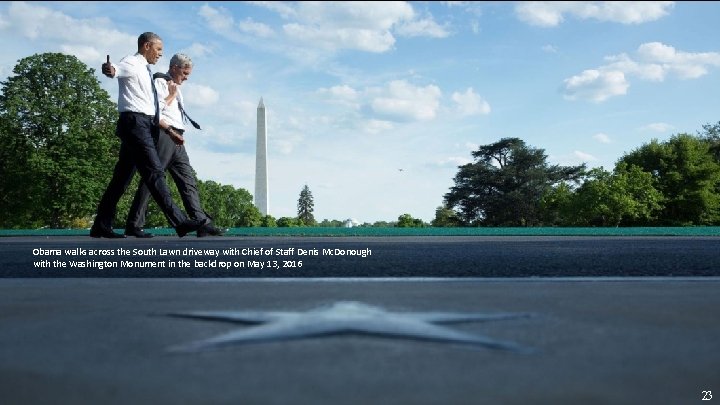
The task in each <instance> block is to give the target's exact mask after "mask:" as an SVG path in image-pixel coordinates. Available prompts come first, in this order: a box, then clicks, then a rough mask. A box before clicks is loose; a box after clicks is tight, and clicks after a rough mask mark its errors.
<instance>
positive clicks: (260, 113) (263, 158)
mask: <svg viewBox="0 0 720 405" xmlns="http://www.w3.org/2000/svg"><path fill="white" fill-rule="evenodd" d="M255 206H256V207H257V209H258V210H259V211H260V213H261V214H263V215H268V176H267V118H266V117H265V104H263V99H262V97H260V104H258V107H257V147H256V149H255Z"/></svg>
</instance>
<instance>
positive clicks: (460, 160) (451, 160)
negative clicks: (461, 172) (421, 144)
mask: <svg viewBox="0 0 720 405" xmlns="http://www.w3.org/2000/svg"><path fill="white" fill-rule="evenodd" d="M472 162H473V160H472V159H470V158H467V157H460V156H450V157H447V158H444V159H441V160H439V161H438V162H437V165H438V166H440V167H458V166H463V165H466V164H468V163H472Z"/></svg>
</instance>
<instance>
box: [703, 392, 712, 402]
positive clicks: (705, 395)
mask: <svg viewBox="0 0 720 405" xmlns="http://www.w3.org/2000/svg"><path fill="white" fill-rule="evenodd" d="M702 393H703V397H702V400H703V401H709V400H711V399H712V391H703V392H702Z"/></svg>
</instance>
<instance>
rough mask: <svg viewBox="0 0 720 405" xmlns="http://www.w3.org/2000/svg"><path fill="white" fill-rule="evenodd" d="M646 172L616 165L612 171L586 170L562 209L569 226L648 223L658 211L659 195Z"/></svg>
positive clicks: (660, 198) (659, 205)
mask: <svg viewBox="0 0 720 405" xmlns="http://www.w3.org/2000/svg"><path fill="white" fill-rule="evenodd" d="M654 182H655V180H654V179H653V178H652V176H651V175H650V173H647V172H643V171H642V170H641V169H640V168H639V167H637V166H629V167H628V166H627V165H626V164H624V163H619V164H618V166H617V167H616V169H615V172H613V173H610V172H608V171H606V170H604V169H603V168H596V169H592V170H590V172H589V173H588V179H586V181H585V182H584V183H583V184H582V186H580V188H578V190H577V191H576V192H575V194H574V195H573V197H572V198H571V199H570V201H569V204H568V206H569V207H570V210H567V209H565V210H564V211H565V213H566V215H567V216H566V219H567V221H568V222H569V225H579V226H588V225H599V226H619V225H620V224H621V223H623V222H624V223H625V224H643V225H644V224H648V223H649V222H651V220H652V219H653V218H654V215H655V214H656V213H657V212H658V211H659V210H660V209H661V208H662V205H661V201H662V194H661V193H660V192H659V191H658V190H656V189H655V187H653V183H654Z"/></svg>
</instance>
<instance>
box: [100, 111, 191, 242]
mask: <svg viewBox="0 0 720 405" xmlns="http://www.w3.org/2000/svg"><path fill="white" fill-rule="evenodd" d="M153 131H155V133H157V131H158V129H157V127H154V126H153V124H152V117H150V116H147V115H144V114H138V113H121V114H120V118H119V119H118V123H117V132H116V133H117V135H118V136H119V137H120V140H121V143H120V156H119V157H118V161H117V163H116V164H115V170H114V171H113V177H112V179H111V180H110V184H108V186H107V189H106V190H105V194H103V196H102V199H101V200H100V204H99V205H98V211H97V216H96V217H95V226H96V227H101V228H103V229H112V226H113V218H115V211H116V210H117V204H118V201H119V200H120V197H122V195H123V193H125V190H126V189H127V187H128V185H129V184H130V181H131V180H132V178H133V175H134V174H135V170H136V169H137V171H138V172H140V177H141V178H142V181H143V183H144V184H145V185H146V186H147V187H148V189H149V190H150V194H151V195H152V197H153V198H154V199H155V202H157V204H158V206H160V208H161V209H162V211H163V213H164V214H165V216H166V217H167V219H168V221H169V222H170V224H171V225H172V226H173V227H176V226H178V225H179V224H180V223H182V222H183V221H185V220H186V219H187V216H186V215H185V214H184V213H183V212H182V211H180V209H179V208H178V207H177V206H176V205H175V203H173V200H172V196H171V195H170V189H168V186H167V183H165V170H164V168H163V166H162V164H161V163H160V158H159V157H158V152H157V150H156V149H155V142H154V140H153Z"/></svg>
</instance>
